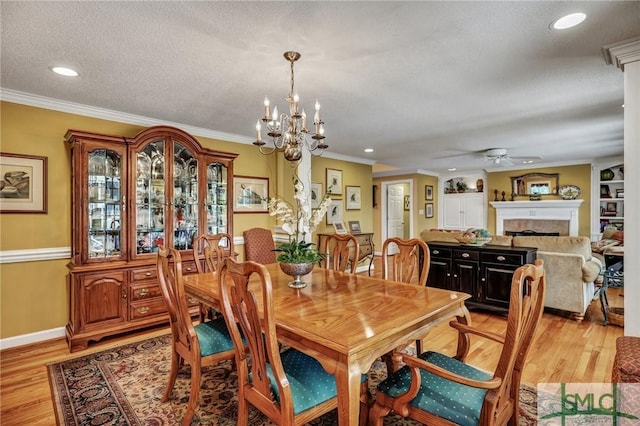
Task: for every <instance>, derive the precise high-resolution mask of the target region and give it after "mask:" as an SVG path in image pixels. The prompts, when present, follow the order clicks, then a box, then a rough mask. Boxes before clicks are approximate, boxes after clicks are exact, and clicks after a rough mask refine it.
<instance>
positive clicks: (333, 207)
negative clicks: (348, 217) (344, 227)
mask: <svg viewBox="0 0 640 426" xmlns="http://www.w3.org/2000/svg"><path fill="white" fill-rule="evenodd" d="M336 222H342V200H331V202H330V203H329V208H328V209H327V225H333V224H334V223H336Z"/></svg>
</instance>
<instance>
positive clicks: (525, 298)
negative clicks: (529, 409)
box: [369, 259, 546, 426]
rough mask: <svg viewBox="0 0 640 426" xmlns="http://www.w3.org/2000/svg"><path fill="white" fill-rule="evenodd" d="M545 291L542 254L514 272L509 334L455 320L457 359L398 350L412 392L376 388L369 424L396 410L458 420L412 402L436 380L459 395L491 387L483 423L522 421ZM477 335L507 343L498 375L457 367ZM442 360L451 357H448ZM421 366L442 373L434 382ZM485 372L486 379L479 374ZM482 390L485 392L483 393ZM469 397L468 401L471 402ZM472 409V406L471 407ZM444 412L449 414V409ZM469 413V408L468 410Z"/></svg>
mask: <svg viewBox="0 0 640 426" xmlns="http://www.w3.org/2000/svg"><path fill="white" fill-rule="evenodd" d="M545 293H546V283H545V277H544V268H543V261H542V260H540V259H538V260H536V262H535V265H530V264H528V265H523V266H521V267H519V268H518V269H517V270H516V271H515V273H514V274H513V279H512V281H511V293H510V302H509V314H508V319H507V328H506V331H505V333H504V334H503V335H498V334H495V333H490V332H487V331H484V330H482V329H478V328H474V327H472V326H470V325H466V324H461V323H459V322H456V321H452V322H451V323H450V325H451V326H452V327H453V328H455V329H457V331H458V352H457V354H456V356H455V357H454V358H455V359H451V358H448V357H446V356H444V355H441V354H436V353H434V352H425V354H423V355H422V356H421V357H420V358H417V357H414V356H411V355H407V354H402V353H396V354H394V356H396V355H397V356H398V358H399V359H398V361H400V362H403V363H404V364H406V365H407V366H408V367H409V371H410V380H407V382H406V383H407V385H406V386H407V389H408V390H407V391H406V392H402V390H400V392H394V395H395V396H394V397H391V396H389V395H387V394H386V393H385V392H384V391H381V389H380V387H379V388H378V392H377V393H376V402H375V405H374V406H373V407H372V409H371V417H370V422H369V424H370V425H372V426H380V425H382V419H383V417H384V416H385V415H386V414H388V413H389V412H391V411H392V410H393V411H395V412H396V413H398V414H401V415H402V416H404V417H411V418H413V419H415V420H417V421H419V422H421V423H424V424H437V425H454V424H457V423H455V422H453V420H451V419H450V418H449V419H447V418H443V417H440V416H439V415H437V414H436V413H434V412H430V411H424V410H423V409H421V408H419V407H417V406H416V405H414V404H412V402H413V401H414V399H415V398H416V396H417V395H418V392H419V391H420V389H421V388H427V387H430V386H431V387H433V386H436V383H435V382H436V381H438V382H447V381H449V382H450V383H449V384H448V385H447V384H443V383H439V384H438V385H437V386H438V387H444V386H446V387H447V388H450V390H449V391H448V392H451V393H452V394H454V395H455V394H456V392H459V393H460V394H462V393H466V391H465V389H470V388H476V389H484V390H486V393H485V394H484V398H483V400H482V405H481V409H480V412H479V413H475V414H476V415H477V419H478V424H480V425H498V424H499V425H503V424H507V423H509V424H513V425H517V424H518V414H519V393H520V380H521V377H522V369H523V368H524V363H525V360H526V357H527V354H528V352H529V349H530V347H531V342H532V341H533V337H534V335H535V332H536V328H537V326H538V324H539V322H540V318H541V316H542V311H543V308H544V297H545ZM471 334H473V335H476V336H480V337H483V338H486V339H489V340H493V341H494V342H498V343H501V344H502V350H501V352H500V358H499V359H498V364H497V366H496V369H495V371H494V372H493V374H486V372H482V371H480V370H478V369H474V368H473V367H471V366H468V365H466V366H464V367H465V368H462V367H460V366H456V362H455V360H459V361H461V362H464V360H465V357H466V355H467V354H468V352H469V346H470V338H469V337H470V335H471ZM442 359H448V361H442ZM432 360H433V361H432ZM471 370H473V371H475V373H471V372H470V371H471ZM421 371H423V372H425V371H426V372H427V373H425V374H431V375H435V376H437V378H430V381H429V383H426V382H422V378H421V377H422V375H421ZM454 371H456V372H460V371H465V374H464V375H461V374H457V373H456V372H454ZM400 374H402V372H401V370H399V371H398V372H396V373H394V376H393V378H396V377H398V375H400ZM479 374H480V375H482V376H483V377H486V378H481V377H478V375H479ZM396 380H397V379H396ZM401 380H404V379H401ZM462 385H464V386H462ZM381 386H384V382H383V383H381ZM468 395H469V394H466V395H460V398H463V399H464V398H467V397H468ZM477 395H478V394H476V396H477ZM479 395H480V397H482V394H479ZM428 400H431V397H428V398H427V399H423V400H421V402H420V404H425V405H426V406H431V405H429V404H430V403H429V402H428ZM434 401H435V399H434ZM461 401H462V400H461ZM467 402H468V401H466V400H465V404H466V403H467ZM453 403H454V402H452V404H453ZM437 404H442V405H445V406H447V407H449V408H451V406H449V405H446V401H445V400H444V399H440V400H439V401H437V402H436V405H437ZM456 404H457V403H456ZM466 409H467V410H468V409H469V408H468V407H467V408H466ZM462 410H463V408H462V406H461V405H459V406H458V407H457V408H455V409H454V410H453V411H456V412H458V413H461V412H462ZM439 412H440V413H443V412H446V410H441V411H439ZM465 413H468V412H467V411H465Z"/></svg>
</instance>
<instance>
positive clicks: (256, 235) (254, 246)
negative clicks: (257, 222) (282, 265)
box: [242, 228, 276, 265]
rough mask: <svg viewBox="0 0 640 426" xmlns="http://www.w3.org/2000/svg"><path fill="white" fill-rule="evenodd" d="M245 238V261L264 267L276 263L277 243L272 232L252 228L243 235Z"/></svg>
mask: <svg viewBox="0 0 640 426" xmlns="http://www.w3.org/2000/svg"><path fill="white" fill-rule="evenodd" d="M242 236H243V237H244V259H245V260H249V261H252V262H258V263H261V264H263V265H266V264H268V263H275V262H276V253H275V252H274V251H273V250H274V248H275V242H274V241H273V235H272V234H271V231H270V230H268V229H264V228H251V229H247V230H246V231H244V232H243V233H242Z"/></svg>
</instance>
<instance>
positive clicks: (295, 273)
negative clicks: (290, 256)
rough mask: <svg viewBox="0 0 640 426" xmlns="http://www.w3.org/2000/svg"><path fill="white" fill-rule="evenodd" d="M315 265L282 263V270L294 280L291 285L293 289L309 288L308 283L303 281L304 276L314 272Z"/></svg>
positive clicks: (310, 263) (311, 263)
mask: <svg viewBox="0 0 640 426" xmlns="http://www.w3.org/2000/svg"><path fill="white" fill-rule="evenodd" d="M314 266H315V264H314V263H313V262H307V263H286V262H280V269H281V270H282V272H284V273H285V274H287V275H290V276H292V277H293V278H294V280H293V281H291V282H290V283H289V287H291V288H304V287H306V286H307V283H305V282H304V281H302V279H301V278H302V276H303V275H307V274H308V273H309V272H311V271H312V270H313V267H314Z"/></svg>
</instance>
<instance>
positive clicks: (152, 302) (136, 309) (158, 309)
mask: <svg viewBox="0 0 640 426" xmlns="http://www.w3.org/2000/svg"><path fill="white" fill-rule="evenodd" d="M166 313H167V307H166V306H165V304H164V300H163V299H162V298H156V299H147V300H141V301H137V302H133V303H131V304H130V305H129V320H130V321H135V320H139V319H143V318H147V317H151V316H155V315H160V314H166Z"/></svg>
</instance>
